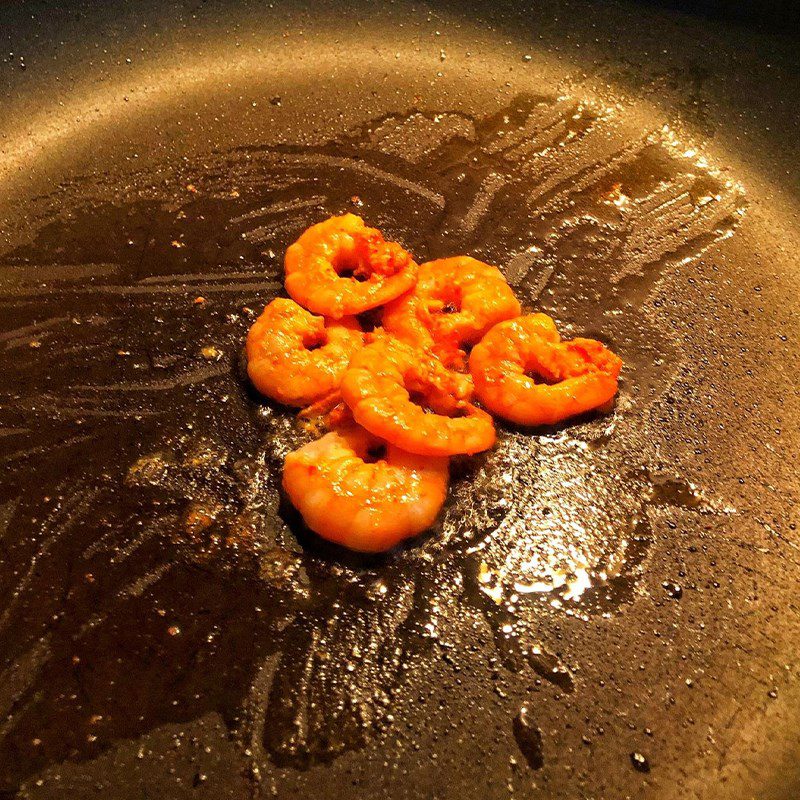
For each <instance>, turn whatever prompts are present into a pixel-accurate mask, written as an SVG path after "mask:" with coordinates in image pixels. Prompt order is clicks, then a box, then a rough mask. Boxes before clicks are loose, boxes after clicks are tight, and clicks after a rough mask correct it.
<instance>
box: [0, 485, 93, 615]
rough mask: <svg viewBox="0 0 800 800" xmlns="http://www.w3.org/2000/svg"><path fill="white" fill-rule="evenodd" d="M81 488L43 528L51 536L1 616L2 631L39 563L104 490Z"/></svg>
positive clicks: (74, 488) (74, 490) (32, 561)
mask: <svg viewBox="0 0 800 800" xmlns="http://www.w3.org/2000/svg"><path fill="white" fill-rule="evenodd" d="M80 488H81V487H80V486H78V487H72V491H73V492H74V494H73V495H72V498H71V499H70V500H67V501H65V502H64V504H63V506H62V507H61V509H59V510H58V511H56V512H54V513H53V514H52V515H51V516H50V518H49V519H48V520H47V521H46V522H45V524H44V525H43V526H42V530H43V531H44V532H46V533H48V534H49V535H46V536H45V538H44V539H43V540H42V543H41V544H40V545H39V548H38V550H37V551H36V553H35V554H34V555H33V557H32V558H31V560H30V566H29V567H28V570H27V572H26V573H25V575H23V576H22V578H21V579H20V581H19V582H18V583H17V585H16V587H15V591H14V594H13V596H12V597H11V600H10V601H9V602H8V605H7V606H6V607H5V609H3V613H2V614H0V630H2V629H3V628H5V626H6V625H7V623H8V620H9V618H10V617H11V612H12V610H13V608H14V606H15V605H16V603H17V601H18V600H19V598H20V597H21V596H22V593H23V592H24V591H25V589H27V588H28V585H29V584H30V581H31V578H32V577H33V575H34V574H35V572H36V568H37V565H38V563H39V562H40V561H41V560H42V558H43V557H44V556H46V555H47V553H48V552H49V551H50V548H52V546H53V545H54V544H55V543H56V542H57V541H58V540H59V539H60V538H61V537H62V536H63V535H64V534H65V533H67V532H68V531H69V530H70V529H71V528H72V527H73V525H75V523H76V522H77V521H78V520H79V519H81V517H83V516H84V515H85V514H86V511H87V510H88V507H89V505H90V504H91V503H92V501H93V500H94V499H95V498H96V497H97V496H98V495H100V494H101V493H102V491H103V490H102V489H90V490H89V491H87V492H85V493H81V491H80ZM52 528H54V530H52V533H49V531H50V530H51V529H52Z"/></svg>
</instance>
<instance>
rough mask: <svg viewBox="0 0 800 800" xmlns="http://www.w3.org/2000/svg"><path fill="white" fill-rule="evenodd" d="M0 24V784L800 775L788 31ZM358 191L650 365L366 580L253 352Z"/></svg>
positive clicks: (107, 20) (492, 782)
mask: <svg viewBox="0 0 800 800" xmlns="http://www.w3.org/2000/svg"><path fill="white" fill-rule="evenodd" d="M0 19H2V21H3V26H2V30H3V34H2V35H3V36H4V37H6V44H5V49H6V50H7V51H8V53H9V54H13V55H8V54H7V55H6V61H5V62H4V63H3V64H2V70H1V71H0V79H2V81H3V83H2V84H1V86H2V89H3V93H2V96H1V98H0V101H1V102H2V103H3V114H2V115H1V117H2V118H1V119H0V134H2V136H3V138H2V140H0V141H1V142H2V145H0V151H1V152H0V182H1V183H0V185H1V186H2V190H0V220H2V225H1V229H0V234H1V235H2V240H0V320H1V323H2V324H0V348H2V351H3V367H2V373H0V398H1V407H0V423H2V429H0V434H2V435H1V436H0V461H1V462H2V468H3V471H2V477H1V478H0V545H1V546H2V551H1V552H2V558H0V656H2V662H1V663H0V667H1V668H2V673H0V711H2V715H0V789H2V791H3V792H4V796H8V797H13V796H15V795H16V794H17V793H19V796H21V797H30V798H49V797H59V798H60V797H64V798H67V797H69V798H75V797H94V796H103V797H113V798H117V797H120V798H128V797H131V798H134V797H135V798H140V797H184V796H201V795H202V794H203V793H205V794H206V795H208V796H210V797H232V798H240V797H262V796H263V797H270V796H280V797H295V796H296V797H304V796H309V795H312V794H313V795H315V796H318V797H322V798H325V797H342V796H349V797H358V798H372V797H387V796H388V797H398V798H403V797H405V798H417V797H439V798H450V797H491V798H494V797H497V798H501V797H503V798H504V797H508V796H520V797H553V798H562V797H563V798H574V797H587V798H588V797H591V798H621V797H638V796H647V797H654V798H674V797H687V798H688V797H714V798H725V797H730V798H741V797H747V796H751V795H757V796H759V797H763V798H782V797H786V798H788V797H794V796H796V793H797V789H798V786H800V775H799V774H798V770H797V756H798V751H797V741H796V726H797V721H798V710H799V707H798V694H800V692H799V690H798V687H797V669H798V662H797V657H796V645H797V641H798V613H797V606H796V600H795V592H794V587H795V586H796V583H797V579H798V544H800V539H799V538H798V534H797V531H796V523H797V518H796V508H797V501H798V480H797V469H796V464H795V461H794V453H795V452H797V446H798V444H799V443H800V442H799V441H798V440H799V439H800V437H798V428H797V420H798V419H799V418H800V417H799V416H798V411H799V409H798V390H797V378H796V365H797V363H798V346H797V333H798V315H797V312H798V300H797V298H798V294H800V293H799V292H798V289H799V288H800V287H798V261H797V256H796V253H797V252H798V250H797V246H798V244H799V242H798V238H800V237H798V223H797V207H798V206H797V204H798V199H800V198H798V185H797V180H796V169H795V167H794V164H796V159H797V157H798V155H800V154H799V153H798V141H799V140H798V137H797V135H796V134H797V124H798V122H797V113H796V110H793V109H796V106H792V105H791V104H792V103H793V102H795V101H796V100H797V98H798V89H800V78H798V74H797V71H796V64H795V63H794V60H795V59H794V55H793V53H794V49H793V48H794V45H793V42H792V38H791V34H790V33H786V32H780V31H776V30H774V29H773V30H771V31H767V30H764V31H758V30H756V29H754V28H753V26H751V25H744V24H741V23H730V24H729V23H725V22H724V21H720V20H719V19H715V18H713V17H708V16H704V17H697V18H696V17H691V16H684V15H680V14H677V13H674V12H671V11H669V10H665V9H660V10H659V9H654V8H651V7H649V6H647V5H619V4H599V5H598V4H587V5H583V4H580V3H544V4H538V5H537V6H536V7H535V8H527V7H526V8H520V7H517V8H513V7H505V6H503V5H502V4H500V5H497V4H493V6H492V7H491V8H488V7H483V6H478V5H475V6H474V7H472V8H467V7H463V8H461V9H459V8H455V7H453V8H448V7H444V6H439V7H433V6H430V7H429V6H422V5H417V6H413V7H412V6H410V5H409V6H406V5H400V4H395V5H391V4H390V5H387V6H385V7H384V6H377V5H376V6H369V5H367V6H365V5H364V4H358V5H357V6H346V5H344V4H342V5H327V4H326V5H323V6H322V7H321V8H315V9H312V8H310V7H302V6H301V5H299V4H282V3H275V4H269V5H267V4H264V5H262V4H246V3H242V4H224V5H223V4H213V3H207V4H197V5H195V4H189V3H187V4H139V5H137V7H136V8H131V7H130V6H128V5H124V4H118V3H107V4H102V5H100V4H97V5H94V4H80V3H76V4H72V5H71V6H63V7H59V8H57V9H56V8H52V7H50V6H48V5H47V4H43V3H42V4H21V5H20V6H19V7H18V8H15V9H8V8H4V9H3V11H2V12H0ZM23 64H24V67H25V68H24V69H23V67H22V65H23ZM753 98H757V100H758V101H757V102H756V101H755V100H754V99H753ZM344 211H354V212H356V213H359V214H360V215H362V216H363V217H364V218H365V219H366V220H368V222H369V223H370V224H374V225H377V226H379V227H381V228H382V229H383V230H384V231H385V232H386V233H387V235H390V236H391V237H394V238H397V239H398V240H399V241H401V242H403V243H404V244H405V245H406V246H408V247H409V248H410V249H411V250H412V252H414V253H415V255H417V256H418V258H419V259H428V258H435V257H440V256H444V255H449V254H454V253H470V254H473V255H475V256H476V257H478V258H482V259H484V260H486V261H489V262H492V263H496V264H498V265H500V266H501V267H502V268H503V270H504V271H505V273H506V275H507V276H508V279H509V281H510V282H511V283H512V284H513V285H514V287H515V289H516V290H517V292H518V294H519V296H520V297H521V298H522V299H523V302H524V304H525V306H526V307H527V308H531V309H537V310H542V311H545V312H547V313H549V314H551V315H552V316H553V317H554V318H555V319H556V320H557V321H558V322H559V325H560V326H561V327H562V328H563V330H564V331H565V332H566V333H568V334H575V335H578V334H585V335H589V336H596V337H598V338H601V339H603V340H604V341H606V342H608V343H609V344H610V345H611V346H612V347H613V348H614V349H615V351H617V352H619V353H620V355H621V356H622V357H623V359H624V361H625V364H626V368H625V372H624V379H623V383H622V390H621V394H620V397H619V400H618V403H617V406H616V409H615V410H614V412H613V413H612V414H610V415H608V416H597V417H586V418H583V419H580V420H578V421H576V422H575V423H573V424H569V425H565V426H562V427H558V428H554V429H548V430H544V431H537V432H535V433H533V434H531V433H530V432H524V431H520V430H515V429H512V428H503V429H502V430H501V431H500V441H499V443H498V446H497V448H496V449H495V450H494V451H493V452H491V453H490V454H488V455H485V456H483V457H476V458H473V459H465V460H463V461H456V462H454V465H453V474H452V479H453V488H452V492H451V494H452V497H451V500H450V502H449V503H448V506H447V507H446V510H445V513H444V514H443V517H442V519H441V522H440V524H439V525H438V526H437V528H436V530H434V531H432V532H431V534H430V535H429V536H426V537H425V538H424V539H423V540H422V541H419V542H415V543H413V544H412V545H410V546H408V547H406V548H404V549H401V550H400V551H398V552H395V553H392V554H389V555H388V556H385V557H381V558H372V559H365V558H357V557H354V556H353V555H350V554H346V553H343V552H341V551H337V550H335V549H333V548H329V547H325V546H322V545H321V544H320V543H319V542H318V541H317V540H316V539H315V538H314V537H313V535H311V534H309V533H308V532H307V531H305V530H303V528H302V525H301V524H300V521H299V520H298V519H297V517H296V515H294V514H293V513H292V511H291V509H290V508H288V507H287V506H286V504H285V503H284V502H283V500H282V499H281V497H280V493H279V491H278V483H279V474H280V464H281V461H282V457H283V455H284V454H285V453H286V452H287V451H288V450H289V449H291V448H293V447H294V446H296V445H297V444H298V443H299V442H301V441H303V436H304V434H302V433H301V432H300V431H299V430H298V429H297V427H296V426H295V425H294V423H293V420H292V417H291V416H290V415H288V414H287V413H286V412H285V411H283V410H282V409H280V408H278V407H275V406H272V405H270V404H268V403H266V402H264V401H263V400H261V399H260V398H259V397H258V396H257V395H256V393H255V392H254V391H253V390H252V389H251V387H250V386H249V385H248V383H247V380H246V377H245V373H244V371H243V364H242V353H241V351H242V344H243V340H244V336H245V334H246V331H247V328H248V326H249V325H250V324H251V321H252V319H253V316H254V314H257V313H258V312H259V311H260V309H261V307H263V305H264V304H265V303H266V302H268V301H269V300H270V299H271V298H272V297H274V296H275V295H276V294H278V293H280V291H281V271H282V255H283V252H284V251H285V248H286V247H287V245H288V244H289V243H291V242H292V241H293V240H294V238H296V236H297V235H298V234H299V232H300V231H302V230H303V229H304V228H305V227H306V226H308V225H309V224H311V223H312V222H315V221H318V220H320V219H322V218H324V217H325V216H327V215H330V214H335V213H342V212H344Z"/></svg>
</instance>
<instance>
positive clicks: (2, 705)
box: [0, 634, 51, 739]
mask: <svg viewBox="0 0 800 800" xmlns="http://www.w3.org/2000/svg"><path fill="white" fill-rule="evenodd" d="M50 638H51V637H50V634H47V635H46V636H43V637H42V638H41V639H39V641H38V642H36V644H34V645H33V647H31V649H30V650H28V651H27V652H26V653H24V654H23V655H22V656H20V657H19V658H17V659H15V660H14V662H13V663H12V664H11V666H9V667H8V668H7V669H5V670H3V673H2V675H0V718H2V719H3V724H2V726H0V739H4V738H5V737H6V735H7V734H8V732H9V730H10V729H11V728H13V727H14V724H15V718H16V714H14V713H13V711H14V706H15V705H16V704H17V703H18V702H19V699H20V698H21V697H22V696H23V695H24V694H25V692H27V691H28V689H30V687H31V686H32V685H33V684H34V682H35V681H36V679H37V678H38V676H39V673H40V672H41V669H42V667H43V666H44V665H45V664H46V663H47V660H48V659H49V658H50Z"/></svg>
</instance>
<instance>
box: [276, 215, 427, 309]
mask: <svg viewBox="0 0 800 800" xmlns="http://www.w3.org/2000/svg"><path fill="white" fill-rule="evenodd" d="M284 267H285V270H286V291H287V292H288V293H289V295H290V296H291V297H292V298H293V299H294V300H296V301H297V302H298V303H300V305H302V306H305V307H306V308H308V309H310V310H311V311H314V312H315V313H317V314H324V315H325V316H326V317H333V318H335V319H339V318H340V317H343V316H345V315H351V314H360V313H361V312H362V311H368V310H369V309H371V308H376V307H377V306H380V305H383V304H384V303H388V302H389V301H390V300H394V299H395V298H396V297H399V296H400V295H401V294H403V293H404V292H407V291H408V290H409V289H410V288H411V287H412V286H413V285H414V283H415V282H416V280H417V265H416V263H414V261H413V259H412V258H411V256H410V255H409V254H408V253H407V252H406V251H405V250H403V248H402V247H401V246H400V245H399V244H397V243H396V242H387V241H386V240H385V239H384V238H383V235H382V234H381V232H380V231H379V230H377V229H376V228H368V227H366V226H365V225H364V221H363V220H362V219H361V217H357V216H356V215H355V214H344V215H343V216H341V217H331V218H330V219H327V220H325V221H324V222H320V223H318V224H317V225H312V226H311V227H310V228H309V229H308V230H306V231H305V232H304V233H303V234H302V236H300V238H299V239H298V240H297V241H296V242H295V243H294V244H293V245H291V246H290V247H289V249H288V250H287V251H286V258H285V260H284Z"/></svg>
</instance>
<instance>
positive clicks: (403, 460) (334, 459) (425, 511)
mask: <svg viewBox="0 0 800 800" xmlns="http://www.w3.org/2000/svg"><path fill="white" fill-rule="evenodd" d="M447 482H448V459H446V458H431V457H426V456H420V455H412V454H411V453H406V452H404V451H403V450H400V449H399V448H397V447H395V446H394V445H393V444H390V443H387V442H384V441H382V440H381V439H378V438H377V437H375V436H372V435H371V434H370V433H368V432H367V431H365V430H364V429H363V428H359V427H358V426H355V425H353V426H349V427H345V428H342V429H341V430H338V431H334V432H332V433H328V434H326V435H325V436H323V437H322V438H321V439H317V440H316V441H314V442H310V443H309V444H306V445H304V446H303V447H301V448H300V449H299V450H295V451H294V452H293V453H289V455H287V456H286V460H285V462H284V465H283V488H284V490H285V491H286V494H287V495H288V496H289V499H290V500H291V501H292V503H293V504H294V506H295V507H296V508H297V510H298V511H299V512H300V514H301V515H302V517H303V519H304V520H305V522H306V525H308V527H309V528H311V530H313V531H314V532H315V533H318V534H319V535H320V536H322V537H323V538H324V539H328V540H329V541H332V542H336V543H337V544H340V545H343V546H344V547H349V548H350V549H351V550H358V551H361V552H368V553H374V552H380V551H382V550H388V549H389V548H391V547H394V546H395V545H396V544H398V543H399V542H401V541H402V540H403V539H408V538H409V537H411V536H416V535H417V534H418V533H421V532H422V531H424V530H425V529H426V528H429V527H430V526H431V525H432V524H433V522H434V521H435V519H436V516H437V515H438V513H439V511H440V509H441V507H442V505H443V504H444V500H445V495H446V493H447Z"/></svg>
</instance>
